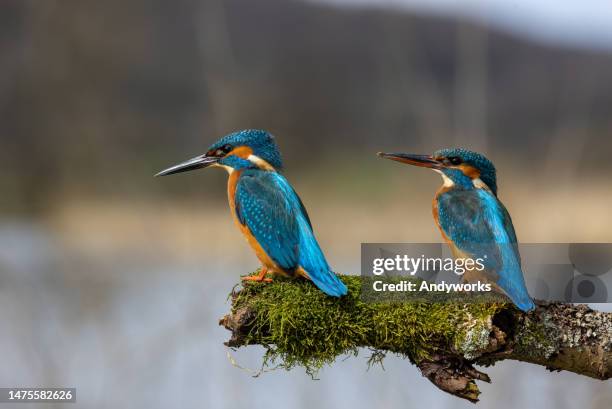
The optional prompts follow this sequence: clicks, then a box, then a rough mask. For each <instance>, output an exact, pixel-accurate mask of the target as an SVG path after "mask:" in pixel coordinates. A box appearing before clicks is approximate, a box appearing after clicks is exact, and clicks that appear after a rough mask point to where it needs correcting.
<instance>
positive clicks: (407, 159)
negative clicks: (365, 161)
mask: <svg viewBox="0 0 612 409" xmlns="http://www.w3.org/2000/svg"><path fill="white" fill-rule="evenodd" d="M378 156H380V157H381V158H385V159H391V160H394V161H396V162H401V163H407V164H409V165H414V166H420V167H422V168H431V169H441V168H442V167H443V164H442V162H440V161H437V160H436V159H434V158H433V156H430V155H412V154H410V153H384V152H378Z"/></svg>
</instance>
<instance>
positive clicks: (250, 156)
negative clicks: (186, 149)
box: [155, 129, 348, 297]
mask: <svg viewBox="0 0 612 409" xmlns="http://www.w3.org/2000/svg"><path fill="white" fill-rule="evenodd" d="M208 167H218V168H223V169H225V170H226V171H227V172H228V174H229V178H228V183H227V195H228V201H229V207H230V212H231V214H232V217H233V219H234V221H235V224H236V225H237V226H238V228H239V229H240V231H241V232H242V234H243V235H244V237H245V238H246V240H247V242H248V243H249V245H250V246H251V248H252V249H253V250H254V252H255V255H256V256H257V258H258V259H259V261H260V262H261V264H262V267H261V269H260V270H259V273H258V274H255V275H251V276H246V277H242V279H243V280H245V281H256V282H262V281H263V282H270V281H272V280H271V279H270V278H267V277H266V275H267V274H268V273H271V274H273V275H281V276H290V277H304V278H306V279H309V280H311V281H312V282H313V283H314V284H315V285H316V286H317V287H318V288H319V289H320V290H321V291H322V292H324V293H325V294H327V295H329V296H332V297H341V296H343V295H346V294H347V292H348V290H347V287H346V285H345V284H344V283H343V282H342V281H341V280H340V279H339V278H338V276H336V274H335V273H334V272H333V271H332V270H331V268H330V266H329V264H328V263H327V260H326V259H325V256H324V254H323V251H322V250H321V247H320V246H319V243H318V242H317V239H316V238H315V234H314V231H313V228H312V223H311V221H310V218H309V216H308V213H307V212H306V208H305V207H304V204H303V203H302V200H301V199H300V197H299V196H298V194H297V193H296V192H295V190H294V189H293V187H292V186H291V185H290V184H289V182H288V181H287V179H286V178H285V176H283V173H282V170H283V162H282V159H281V154H280V151H279V149H278V146H277V144H276V142H275V138H274V136H272V134H270V133H269V132H267V131H264V130H258V129H245V130H241V131H238V132H233V133H230V134H228V135H225V136H223V137H222V138H220V139H219V140H218V141H217V142H215V143H213V144H212V145H211V146H210V147H209V148H208V151H207V152H206V153H205V154H203V155H200V156H197V157H195V158H193V159H190V160H187V161H185V162H182V163H179V164H178V165H175V166H172V167H170V168H168V169H166V170H163V171H161V172H159V173H158V174H157V175H155V176H166V175H172V174H176V173H181V172H187V171H192V170H196V169H202V168H208Z"/></svg>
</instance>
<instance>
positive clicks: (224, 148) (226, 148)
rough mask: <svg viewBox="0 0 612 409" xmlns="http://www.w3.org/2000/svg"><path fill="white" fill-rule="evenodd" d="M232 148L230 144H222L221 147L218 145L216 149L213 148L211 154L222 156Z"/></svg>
mask: <svg viewBox="0 0 612 409" xmlns="http://www.w3.org/2000/svg"><path fill="white" fill-rule="evenodd" d="M232 149H233V148H232V145H223V146H222V147H220V148H218V149H217V150H215V151H214V152H213V154H214V156H219V157H222V156H225V155H227V154H228V153H229V152H231V151H232Z"/></svg>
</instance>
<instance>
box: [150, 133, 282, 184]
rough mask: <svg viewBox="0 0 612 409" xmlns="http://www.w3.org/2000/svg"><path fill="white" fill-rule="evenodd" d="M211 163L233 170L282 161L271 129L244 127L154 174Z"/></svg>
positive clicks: (272, 167) (276, 167)
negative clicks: (200, 153)
mask: <svg viewBox="0 0 612 409" xmlns="http://www.w3.org/2000/svg"><path fill="white" fill-rule="evenodd" d="M209 166H218V167H223V168H225V169H226V170H227V171H228V172H230V173H231V172H233V171H234V170H242V169H261V170H266V171H280V170H281V169H282V167H283V163H282V161H281V155H280V152H279V150H278V147H277V146H276V143H275V142H274V137H273V136H272V135H271V134H270V133H268V132H266V131H262V130H258V129H245V130H243V131H238V132H234V133H231V134H229V135H226V136H224V137H222V138H221V139H219V140H218V141H217V142H215V143H213V144H212V145H211V146H210V147H209V148H208V151H207V152H206V153H205V154H203V155H200V156H196V157H195V158H193V159H189V160H188V161H185V162H182V163H179V164H178V165H175V166H172V167H170V168H168V169H166V170H163V171H161V172H159V173H158V174H157V175H155V176H165V175H172V174H174V173H180V172H187V171H190V170H195V169H201V168H206V167H209Z"/></svg>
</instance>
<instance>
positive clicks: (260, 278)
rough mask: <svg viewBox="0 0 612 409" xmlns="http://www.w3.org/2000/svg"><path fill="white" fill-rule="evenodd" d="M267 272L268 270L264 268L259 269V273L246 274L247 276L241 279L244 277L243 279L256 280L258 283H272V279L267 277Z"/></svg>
mask: <svg viewBox="0 0 612 409" xmlns="http://www.w3.org/2000/svg"><path fill="white" fill-rule="evenodd" d="M266 274H268V270H267V269H264V268H262V269H261V270H260V271H259V273H256V274H253V275H250V276H246V277H242V278H241V279H242V281H254V282H257V283H261V282H264V283H271V282H272V279H271V278H268V277H266Z"/></svg>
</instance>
